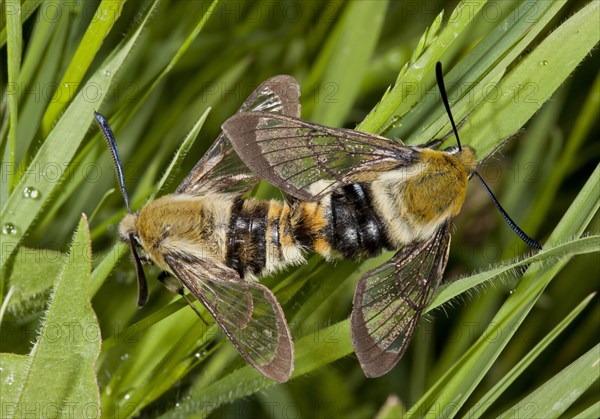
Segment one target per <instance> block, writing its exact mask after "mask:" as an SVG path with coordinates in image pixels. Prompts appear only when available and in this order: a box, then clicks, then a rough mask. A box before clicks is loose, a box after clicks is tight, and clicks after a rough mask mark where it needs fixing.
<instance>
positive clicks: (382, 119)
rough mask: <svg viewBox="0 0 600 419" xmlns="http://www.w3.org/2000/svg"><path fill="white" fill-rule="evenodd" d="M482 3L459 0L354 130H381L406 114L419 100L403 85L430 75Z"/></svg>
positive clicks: (416, 95)
mask: <svg viewBox="0 0 600 419" xmlns="http://www.w3.org/2000/svg"><path fill="white" fill-rule="evenodd" d="M467 3H468V4H467ZM485 3H486V2H485V1H478V2H475V4H473V3H469V2H466V1H461V2H460V3H459V4H458V6H457V7H456V9H455V10H454V12H453V13H452V15H451V16H450V18H449V19H448V24H447V25H446V27H444V29H443V30H442V32H441V33H440V34H439V36H438V37H437V38H435V39H434V40H433V41H432V42H431V43H430V45H429V46H428V48H427V50H426V51H425V52H424V53H423V55H422V56H421V57H419V58H418V59H416V60H415V61H414V62H413V63H411V64H410V65H409V66H408V68H407V69H406V70H404V69H403V70H402V71H403V72H404V73H403V76H402V77H400V78H399V79H398V80H396V84H395V86H394V87H393V88H392V90H390V91H389V92H387V93H386V94H385V96H384V97H383V98H382V99H381V101H380V102H379V104H377V106H376V107H375V108H374V109H373V110H372V111H371V112H370V113H369V115H367V117H366V118H365V119H364V120H363V121H362V122H361V123H360V124H359V125H358V126H357V129H358V130H360V131H365V132H381V131H383V130H386V129H387V128H388V127H389V126H390V125H391V124H393V123H394V122H395V119H396V118H397V117H398V116H401V115H404V114H406V113H407V112H408V110H410V109H411V108H412V106H414V105H415V104H416V103H417V102H418V101H419V99H420V95H419V94H417V92H413V91H412V90H411V93H414V94H412V95H407V90H406V89H407V87H408V86H420V83H421V80H422V79H423V78H424V77H425V75H427V76H430V77H431V76H432V75H433V68H434V66H435V63H436V62H437V61H438V60H439V59H440V57H441V56H442V54H443V53H444V52H445V51H446V49H447V48H448V47H449V45H450V44H451V43H452V42H453V41H454V40H456V38H458V37H459V35H460V34H461V33H462V32H463V31H465V30H466V29H467V28H468V27H469V23H471V21H472V20H473V18H474V16H475V15H476V14H477V12H478V11H479V10H481V8H483V7H484V5H485ZM467 10H468V12H467ZM438 19H439V18H438ZM438 24H439V22H438Z"/></svg>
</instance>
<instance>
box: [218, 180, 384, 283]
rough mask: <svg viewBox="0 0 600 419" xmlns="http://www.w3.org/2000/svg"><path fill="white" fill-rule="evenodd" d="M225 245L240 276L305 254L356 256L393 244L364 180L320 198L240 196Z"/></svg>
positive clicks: (295, 260)
mask: <svg viewBox="0 0 600 419" xmlns="http://www.w3.org/2000/svg"><path fill="white" fill-rule="evenodd" d="M226 243H227V251H226V254H227V257H226V261H225V263H226V264H227V265H228V266H229V267H231V268H233V269H235V270H236V271H237V272H238V273H239V274H240V276H241V277H246V276H249V275H251V276H261V275H264V274H266V273H269V272H273V271H275V270H277V269H280V268H283V267H285V266H287V265H294V264H299V263H302V262H304V261H305V255H306V254H307V253H309V252H315V253H319V254H321V255H322V256H324V257H325V258H327V259H334V258H346V259H354V258H363V257H373V256H376V255H378V254H379V253H380V252H381V251H382V250H383V249H384V248H390V247H391V246H390V243H389V240H388V238H387V235H386V232H385V227H384V225H383V224H382V222H381V217H380V216H379V215H378V214H377V213H376V211H375V210H374V209H373V205H372V203H371V192H370V186H369V185H368V184H353V185H348V186H345V187H343V188H341V189H339V190H336V191H334V192H333V193H332V194H331V195H328V196H326V197H325V198H323V199H322V200H320V201H318V202H302V201H292V202H290V203H288V202H284V203H282V202H279V201H275V200H272V201H259V200H256V199H246V200H242V199H238V200H236V201H235V202H234V203H233V206H232V210H231V219H230V224H229V229H228V237H227V240H226Z"/></svg>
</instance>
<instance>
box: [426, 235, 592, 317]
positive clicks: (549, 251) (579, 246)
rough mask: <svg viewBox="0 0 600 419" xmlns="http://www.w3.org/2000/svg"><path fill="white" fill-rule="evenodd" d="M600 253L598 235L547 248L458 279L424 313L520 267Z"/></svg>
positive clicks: (444, 289) (443, 290)
mask: <svg viewBox="0 0 600 419" xmlns="http://www.w3.org/2000/svg"><path fill="white" fill-rule="evenodd" d="M596 252H600V235H594V236H590V237H582V238H576V239H572V240H569V241H566V242H563V243H560V244H557V245H554V246H548V247H546V248H545V249H544V251H543V252H540V253H536V254H534V255H532V256H529V257H526V258H518V259H515V260H512V261H506V262H503V263H501V264H499V265H498V266H495V267H492V268H490V269H486V270H485V271H484V272H481V273H477V274H475V275H471V276H468V277H466V278H462V279H459V280H457V281H454V282H452V283H451V284H449V285H447V286H445V287H444V288H442V289H440V291H439V292H438V293H437V294H436V295H435V297H434V298H433V301H432V302H431V304H430V305H429V307H427V310H426V311H425V312H429V311H431V310H433V309H435V308H437V307H439V306H441V305H442V304H444V303H447V302H448V301H450V300H451V299H452V298H454V297H456V296H458V295H460V294H462V293H464V292H466V291H469V290H470V289H473V288H475V287H477V286H478V285H481V284H484V283H485V282H486V281H490V280H492V279H494V278H496V277H498V276H501V275H505V274H508V273H510V272H513V271H514V270H515V269H517V268H519V267H521V266H528V265H530V264H532V263H536V262H538V263H542V264H549V263H553V262H554V261H556V260H559V259H561V258H564V257H571V256H576V255H583V254H586V253H596Z"/></svg>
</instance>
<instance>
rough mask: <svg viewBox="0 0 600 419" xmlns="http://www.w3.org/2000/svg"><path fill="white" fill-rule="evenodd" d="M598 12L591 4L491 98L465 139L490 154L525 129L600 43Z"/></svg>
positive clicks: (469, 126)
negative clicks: (530, 119) (510, 137)
mask: <svg viewBox="0 0 600 419" xmlns="http://www.w3.org/2000/svg"><path fill="white" fill-rule="evenodd" d="M557 3H561V2H557ZM599 8H600V5H599V4H598V2H590V3H589V4H588V5H586V6H585V7H584V8H583V9H582V10H580V11H579V12H577V13H576V14H575V15H573V16H572V17H571V18H569V20H567V21H566V22H565V23H563V24H562V25H561V26H560V27H559V28H558V29H556V30H555V31H554V32H552V33H551V34H550V35H549V36H548V37H547V38H546V39H544V41H543V42H542V43H541V44H540V45H539V46H537V47H536V48H535V50H533V52H532V53H531V54H529V55H528V56H527V57H526V58H525V59H523V60H521V61H520V62H519V64H518V65H517V66H516V67H515V68H514V70H512V71H511V72H510V73H509V74H508V75H507V76H506V77H505V78H504V79H503V80H502V81H501V82H500V83H499V84H498V86H496V88H495V89H494V90H493V91H492V93H491V94H490V97H489V98H487V99H486V101H487V103H488V104H489V105H488V106H481V107H478V108H477V109H476V110H475V111H474V112H473V113H471V114H470V115H469V118H468V119H467V122H466V123H465V126H464V127H463V128H462V132H461V133H462V134H463V135H464V137H465V138H469V139H470V141H471V142H472V143H473V144H476V145H477V148H478V150H483V151H486V150H491V149H492V148H493V147H494V146H495V145H496V144H497V140H498V139H504V138H507V137H509V136H510V135H512V134H514V133H515V132H516V131H517V130H519V129H520V128H521V127H522V126H523V125H525V123H526V122H527V121H528V120H529V118H531V117H532V116H533V114H534V113H535V112H537V110H538V109H539V108H540V107H541V106H542V104H544V103H545V102H546V101H547V100H548V99H549V98H550V96H551V95H552V94H553V93H554V92H555V91H556V89H558V87H559V86H560V85H561V84H562V83H563V82H564V81H565V80H566V79H567V77H569V75H570V74H571V73H572V72H573V70H574V69H575V67H577V65H578V64H579V63H580V62H581V61H582V60H583V59H584V58H585V57H586V56H587V55H588V54H589V53H590V51H591V50H592V49H593V48H594V46H595V45H596V44H597V43H598V41H599V40H600V34H599V33H598V25H597V23H598V21H599V20H600V13H599ZM483 151H482V152H483Z"/></svg>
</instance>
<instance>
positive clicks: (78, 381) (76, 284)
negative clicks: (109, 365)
mask: <svg viewBox="0 0 600 419" xmlns="http://www.w3.org/2000/svg"><path fill="white" fill-rule="evenodd" d="M91 260H92V249H91V241H90V236H89V227H88V224H87V219H86V218H85V216H83V217H82V219H81V222H80V223H79V226H78V228H77V231H76V233H75V236H74V239H73V245H72V246H71V250H70V256H69V259H68V261H67V263H66V264H65V266H64V269H63V271H62V274H61V276H60V278H59V279H58V281H57V283H56V286H55V288H54V291H53V294H52V296H51V298H50V305H49V307H48V310H47V312H46V316H45V319H44V321H43V325H42V328H41V331H40V335H39V336H38V340H37V342H36V344H35V345H34V347H33V350H32V351H31V354H30V366H29V369H28V371H27V375H26V377H25V379H24V380H23V386H22V387H21V388H20V394H19V400H18V402H17V409H16V412H15V415H14V416H15V417H21V416H23V415H26V414H29V413H28V412H30V411H31V409H32V407H33V406H45V407H48V406H53V409H55V410H54V411H55V412H56V414H57V415H58V414H59V412H66V411H67V410H68V411H69V413H70V414H72V415H73V416H76V417H84V416H88V415H93V416H96V415H99V414H100V398H99V396H100V395H99V391H98V383H97V381H96V374H95V364H96V359H97V358H98V355H99V353H100V340H101V337H100V336H101V335H100V327H99V325H98V320H97V318H96V315H95V313H94V311H93V310H92V305H91V302H90V292H89V290H90V282H89V280H90V271H91ZM48 365H53V366H54V367H53V368H48Z"/></svg>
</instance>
